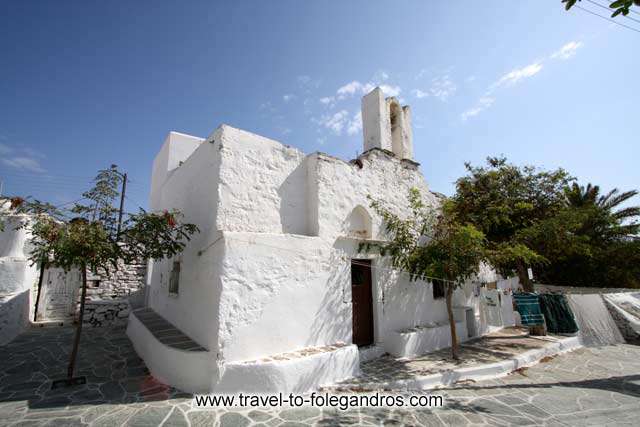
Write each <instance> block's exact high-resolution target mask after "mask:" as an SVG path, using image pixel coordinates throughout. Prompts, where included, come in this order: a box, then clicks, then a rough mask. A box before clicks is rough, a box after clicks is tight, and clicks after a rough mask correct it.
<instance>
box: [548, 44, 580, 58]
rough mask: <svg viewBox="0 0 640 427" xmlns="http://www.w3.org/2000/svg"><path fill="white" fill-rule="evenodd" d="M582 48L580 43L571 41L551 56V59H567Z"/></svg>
mask: <svg viewBox="0 0 640 427" xmlns="http://www.w3.org/2000/svg"><path fill="white" fill-rule="evenodd" d="M581 47H582V42H576V41H571V42H569V43H567V44H565V45H564V46H562V47H561V48H560V50H558V51H556V52H555V53H553V55H551V59H569V58H571V57H573V56H574V55H575V54H576V51H577V50H578V49H579V48H581Z"/></svg>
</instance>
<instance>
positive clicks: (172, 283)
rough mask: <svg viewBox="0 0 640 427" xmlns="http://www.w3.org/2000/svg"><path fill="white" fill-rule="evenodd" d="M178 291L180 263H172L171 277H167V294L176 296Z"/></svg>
mask: <svg viewBox="0 0 640 427" xmlns="http://www.w3.org/2000/svg"><path fill="white" fill-rule="evenodd" d="M179 289H180V261H174V262H173V268H172V269H171V275H170V276H169V293H170V294H176V295H177V294H178V290H179Z"/></svg>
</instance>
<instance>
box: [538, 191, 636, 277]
mask: <svg viewBox="0 0 640 427" xmlns="http://www.w3.org/2000/svg"><path fill="white" fill-rule="evenodd" d="M637 194H638V192H637V191H635V190H632V191H625V192H620V191H619V190H618V189H614V190H612V191H610V192H608V193H606V194H601V192H600V187H598V186H597V185H592V184H587V185H586V186H580V185H578V184H577V183H573V184H572V185H571V186H570V187H567V188H565V197H566V206H565V208H564V209H563V211H561V212H560V214H559V215H558V220H557V222H559V223H560V222H563V221H564V222H563V224H562V225H566V224H569V223H570V221H575V226H573V227H572V229H571V233H570V234H569V236H570V239H571V240H572V241H573V242H578V245H579V246H578V245H576V246H572V245H570V244H567V245H565V246H563V247H560V248H559V250H558V251H556V252H553V251H550V245H549V244H546V242H545V239H546V240H549V239H548V237H547V236H541V237H543V238H541V239H539V241H538V243H537V245H538V248H539V251H540V252H541V253H542V254H543V255H544V256H545V257H546V258H547V259H549V263H548V264H547V265H545V266H544V267H543V268H540V269H539V271H537V274H538V275H539V276H540V277H541V279H543V280H545V281H546V282H549V283H553V284H561V285H569V286H599V287H638V286H640V266H638V261H640V252H639V251H638V248H639V247H640V242H639V241H638V240H637V234H638V232H639V231H640V223H639V222H638V219H639V218H640V207H638V206H628V207H621V205H622V204H623V203H625V202H628V201H629V200H630V199H631V198H633V197H634V196H636V195H637ZM634 236H635V237H634ZM567 240H569V239H567Z"/></svg>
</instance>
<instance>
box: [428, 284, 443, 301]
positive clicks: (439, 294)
mask: <svg viewBox="0 0 640 427" xmlns="http://www.w3.org/2000/svg"><path fill="white" fill-rule="evenodd" d="M431 283H432V286H433V299H440V298H444V282H443V281H442V280H438V279H434V280H433V282H431Z"/></svg>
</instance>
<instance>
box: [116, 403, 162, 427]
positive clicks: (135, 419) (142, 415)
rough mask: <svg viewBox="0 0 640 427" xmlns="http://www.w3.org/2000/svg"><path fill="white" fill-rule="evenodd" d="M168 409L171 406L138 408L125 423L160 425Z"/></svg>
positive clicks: (130, 424) (131, 424) (137, 425)
mask: <svg viewBox="0 0 640 427" xmlns="http://www.w3.org/2000/svg"><path fill="white" fill-rule="evenodd" d="M170 410H171V407H169V406H165V407H161V408H156V407H148V408H144V409H141V410H138V411H137V412H136V413H135V414H134V415H133V416H132V417H131V418H129V419H128V420H127V422H126V424H125V425H126V426H135V427H146V426H149V427H155V426H158V425H160V423H161V422H162V420H164V419H165V417H166V416H167V414H168V413H169V411H170Z"/></svg>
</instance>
